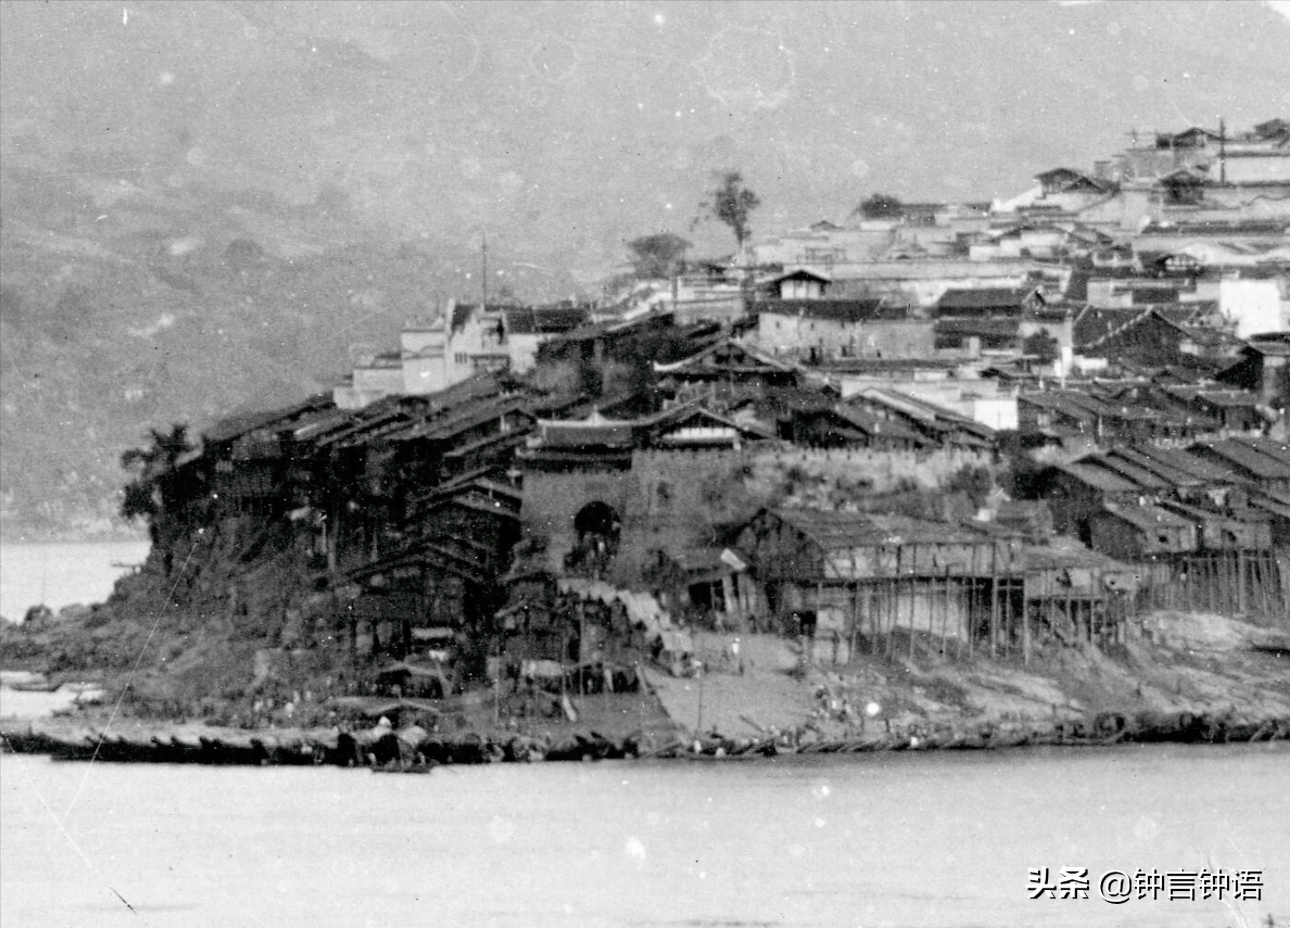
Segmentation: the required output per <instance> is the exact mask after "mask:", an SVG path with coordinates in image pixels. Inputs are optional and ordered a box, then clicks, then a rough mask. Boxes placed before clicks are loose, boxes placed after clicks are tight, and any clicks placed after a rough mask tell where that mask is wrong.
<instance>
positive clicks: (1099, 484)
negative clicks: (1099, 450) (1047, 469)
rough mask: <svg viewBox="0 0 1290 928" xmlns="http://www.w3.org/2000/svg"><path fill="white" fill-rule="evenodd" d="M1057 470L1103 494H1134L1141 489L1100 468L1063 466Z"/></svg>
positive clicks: (1084, 465) (1082, 465)
mask: <svg viewBox="0 0 1290 928" xmlns="http://www.w3.org/2000/svg"><path fill="white" fill-rule="evenodd" d="M1057 469H1058V470H1059V471H1061V472H1062V473H1065V474H1070V475H1071V476H1072V477H1074V478H1075V479H1076V480H1078V481H1079V482H1080V483H1084V484H1087V485H1088V486H1091V487H1094V488H1096V489H1098V490H1101V491H1102V492H1103V493H1136V492H1138V490H1140V489H1141V487H1139V486H1138V485H1137V484H1136V483H1134V482H1133V481H1131V480H1127V479H1126V478H1124V477H1121V476H1120V475H1119V474H1113V473H1111V472H1110V471H1109V470H1105V469H1103V468H1101V467H1094V466H1093V465H1091V464H1079V463H1075V464H1063V465H1060V466H1059V467H1058V468H1057Z"/></svg>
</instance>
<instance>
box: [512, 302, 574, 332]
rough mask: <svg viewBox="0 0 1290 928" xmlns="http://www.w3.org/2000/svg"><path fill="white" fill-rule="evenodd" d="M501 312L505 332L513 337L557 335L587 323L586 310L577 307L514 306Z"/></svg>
mask: <svg viewBox="0 0 1290 928" xmlns="http://www.w3.org/2000/svg"><path fill="white" fill-rule="evenodd" d="M503 312H504V313H505V314H506V331H507V332H509V333H511V334H513V335H559V334H562V333H564V332H569V331H572V330H573V329H576V328H577V327H578V326H580V325H585V324H586V322H587V310H585V309H583V308H581V307H577V306H571V307H566V306H515V307H511V308H508V309H505V310H503Z"/></svg>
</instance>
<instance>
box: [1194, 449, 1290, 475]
mask: <svg viewBox="0 0 1290 928" xmlns="http://www.w3.org/2000/svg"><path fill="white" fill-rule="evenodd" d="M1197 447H1198V446H1196V445H1193V446H1192V447H1191V449H1189V450H1191V451H1192V452H1195V451H1196V450H1197ZM1199 447H1204V448H1208V449H1209V450H1210V452H1211V453H1212V454H1214V455H1216V456H1217V457H1219V458H1221V459H1223V460H1225V461H1231V462H1232V463H1233V464H1235V465H1236V466H1237V467H1240V468H1242V469H1244V470H1246V471H1248V472H1249V473H1251V474H1253V475H1254V476H1255V477H1258V478H1260V479H1265V480H1290V462H1286V461H1282V460H1281V459H1280V458H1279V457H1273V456H1272V455H1270V454H1264V453H1263V452H1262V451H1261V450H1259V449H1257V448H1254V447H1251V446H1249V445H1247V444H1245V443H1243V442H1240V441H1236V440H1229V441H1216V442H1213V443H1212V444H1207V445H1203V446H1199Z"/></svg>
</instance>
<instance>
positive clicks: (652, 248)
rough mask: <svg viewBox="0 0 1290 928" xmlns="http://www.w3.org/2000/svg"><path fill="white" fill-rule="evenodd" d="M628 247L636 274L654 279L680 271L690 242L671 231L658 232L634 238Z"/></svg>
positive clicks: (639, 276) (646, 278)
mask: <svg viewBox="0 0 1290 928" xmlns="http://www.w3.org/2000/svg"><path fill="white" fill-rule="evenodd" d="M627 248H628V250H629V251H630V252H631V255H630V259H631V262H632V267H633V268H634V273H635V275H636V276H637V277H638V278H640V279H641V280H652V279H656V278H659V277H672V276H674V275H675V274H678V273H680V271H681V268H682V266H683V265H684V263H685V253H686V251H687V250H689V248H690V243H689V242H688V241H686V240H685V239H683V238H681V236H679V235H674V234H673V233H671V232H656V233H654V234H653V235H643V236H641V237H640V238H635V239H632V240H631V241H630V242H628V243H627Z"/></svg>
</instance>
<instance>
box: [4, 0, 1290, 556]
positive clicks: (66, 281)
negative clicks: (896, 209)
mask: <svg viewBox="0 0 1290 928" xmlns="http://www.w3.org/2000/svg"><path fill="white" fill-rule="evenodd" d="M0 52H2V54H0V110H2V111H3V116H2V119H0V394H3V417H0V529H2V530H3V533H4V536H5V537H6V538H17V537H36V536H40V535H55V534H58V535H65V536H66V535H85V534H88V533H94V532H102V531H106V530H109V529H110V528H111V515H112V513H113V512H114V511H115V509H116V502H115V498H114V494H115V493H116V489H117V487H118V486H119V484H120V481H121V474H120V470H119V467H118V465H117V461H118V459H119V456H120V453H121V451H122V450H124V449H125V448H128V447H131V446H132V445H136V444H138V443H140V442H141V441H143V440H144V437H145V435H146V430H147V429H148V428H149V427H161V426H166V425H168V424H169V423H171V422H174V421H177V420H182V421H186V422H190V423H192V424H193V425H194V426H195V427H198V428H200V427H201V426H202V425H203V424H205V423H207V422H209V421H210V420H211V419H212V418H213V417H217V416H219V415H223V414H227V413H229V412H233V411H235V410H237V409H239V408H244V407H248V406H254V407H264V406H272V405H276V404H278V403H281V402H283V401H285V400H288V399H292V398H296V397H299V396H301V395H304V394H307V393H309V392H312V391H315V390H317V389H319V388H321V387H326V386H327V385H328V384H329V383H330V382H331V380H332V379H333V378H334V377H335V376H336V375H338V374H340V373H342V372H343V371H344V369H345V367H346V365H347V361H348V358H349V356H350V355H351V354H359V353H363V352H365V351H369V350H371V349H372V348H374V347H378V346H382V345H385V344H388V343H389V341H390V339H391V338H392V336H393V333H394V332H395V331H396V330H397V327H398V325H399V324H400V323H401V322H402V321H403V319H404V318H405V317H406V316H409V315H413V314H417V313H421V312H425V311H426V310H427V308H429V307H433V306H435V305H436V304H438V303H439V302H441V301H442V300H443V299H446V298H448V297H471V296H474V295H475V294H477V293H478V283H479V277H478V273H477V270H478V268H479V246H480V244H481V241H482V238H483V235H484V234H487V236H488V242H489V252H490V255H489V257H490V267H491V268H492V272H491V276H492V280H491V281H490V287H496V288H497V290H498V291H500V289H501V288H502V287H503V286H506V287H509V288H510V289H511V290H512V291H513V292H515V293H516V294H518V295H519V296H521V297H523V298H529V299H550V298H562V297H567V296H569V295H570V294H571V293H572V292H574V291H575V290H579V289H581V290H582V291H583V292H587V293H591V294H594V293H595V292H596V289H597V281H599V280H601V279H603V278H605V277H606V276H608V275H609V274H611V273H612V272H614V271H615V270H620V269H621V266H622V263H623V260H624V246H623V243H624V241H626V240H628V239H630V238H632V237H635V236H637V235H640V234H644V233H647V232H651V231H654V230H658V229H673V230H676V231H678V232H682V233H685V234H687V235H690V236H691V237H692V238H693V239H694V240H695V243H696V250H697V251H700V252H702V253H709V254H719V253H721V252H723V251H726V250H728V249H729V248H730V247H731V240H730V236H729V234H728V230H726V229H725V228H724V227H721V226H719V225H717V224H713V223H708V224H706V225H704V226H702V227H700V228H698V229H696V230H693V231H691V230H690V229H689V226H690V221H691V219H692V217H693V216H694V214H695V210H696V207H697V204H698V203H699V201H700V200H701V199H702V198H703V196H704V191H705V189H706V187H707V185H708V184H709V183H710V182H711V172H712V171H713V170H714V169H719V168H725V167H731V166H734V167H738V168H740V169H741V170H742V171H743V173H744V175H745V177H746V178H747V179H748V181H749V183H750V184H751V185H752V186H753V187H754V188H755V189H756V190H757V191H758V192H759V194H760V195H761V197H762V201H763V205H762V207H761V208H760V209H759V210H758V211H757V213H756V214H755V215H754V217H753V227H754V232H755V233H759V234H760V233H768V232H773V231H776V230H779V229H783V228H789V227H794V226H801V225H803V224H805V223H808V222H811V221H814V220H817V219H819V218H821V217H828V218H832V219H834V220H840V219H842V218H844V217H845V216H846V215H847V214H848V213H849V212H850V211H851V209H852V208H853V207H854V206H855V204H856V203H857V202H858V201H859V200H860V199H862V198H863V197H864V196H866V195H869V194H871V193H873V192H874V191H875V190H882V191H887V192H891V193H893V194H896V195H899V196H901V197H903V198H906V199H935V198H955V199H990V198H992V197H996V196H1007V195H1010V194H1013V193H1015V192H1017V191H1018V190H1019V189H1022V188H1024V187H1025V186H1026V185H1028V184H1029V182H1030V177H1031V175H1033V174H1034V173H1035V172H1037V171H1040V170H1044V169H1046V168H1049V167H1052V166H1053V165H1056V164H1070V165H1074V166H1085V165H1087V164H1089V163H1090V162H1091V161H1092V160H1093V159H1095V158H1099V157H1102V156H1103V155H1105V154H1106V153H1107V152H1110V151H1113V150H1115V149H1117V148H1118V147H1120V146H1122V144H1123V143H1124V141H1125V134H1126V133H1127V132H1128V131H1129V130H1130V129H1131V128H1132V127H1135V126H1138V127H1142V128H1148V127H1156V126H1161V127H1174V128H1177V127H1180V126H1182V125H1186V124H1188V123H1191V122H1210V123H1212V122H1213V121H1214V120H1215V119H1216V117H1217V116H1218V115H1220V114H1221V115H1223V116H1224V117H1226V119H1227V122H1228V124H1229V125H1246V124H1250V123H1252V122H1256V121H1258V120H1260V119H1265V118H1267V117H1268V116H1269V114H1273V113H1277V112H1280V111H1281V110H1283V109H1284V107H1285V104H1286V98H1285V87H1287V86H1290V23H1287V21H1286V20H1285V19H1284V18H1283V17H1280V16H1279V15H1277V14H1276V13H1274V12H1273V11H1272V10H1271V9H1269V8H1267V7H1265V6H1263V5H1260V4H1254V3H1237V4H1203V5H1200V4H1197V5H1192V4H1171V5H1161V4H1136V3H1134V4H1128V3H1116V4H1080V5H1059V4H1055V3H1040V2H1035V3H973V4H943V3H891V4H884V3H866V4H861V5H854V6H842V5H836V4H832V3H818V4H813V5H805V6H803V5H800V4H775V3H770V4H757V5H750V6H746V7H745V6H730V5H724V4H721V5H711V4H681V3H679V4H669V5H666V6H665V7H659V8H658V9H654V8H652V7H651V8H646V7H643V6H639V5H629V6H616V5H613V6H610V5H603V4H578V3H571V4H557V5H554V6H539V5H520V6H514V5H501V4H498V5H494V4H467V5H464V6H461V7H457V6H453V5H448V4H414V5H405V4H381V3H375V4H362V5H353V6H351V5H339V4H331V3H300V2H291V3H258V2H257V3H242V2H210V3H197V4H194V3H179V2H176V3H166V2H160V3H149V4H147V5H142V6H138V7H132V6H126V7H122V6H121V5H120V4H116V3H107V2H98V0H89V2H67V3H59V4H34V3H25V2H11V0H6V2H0Z"/></svg>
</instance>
